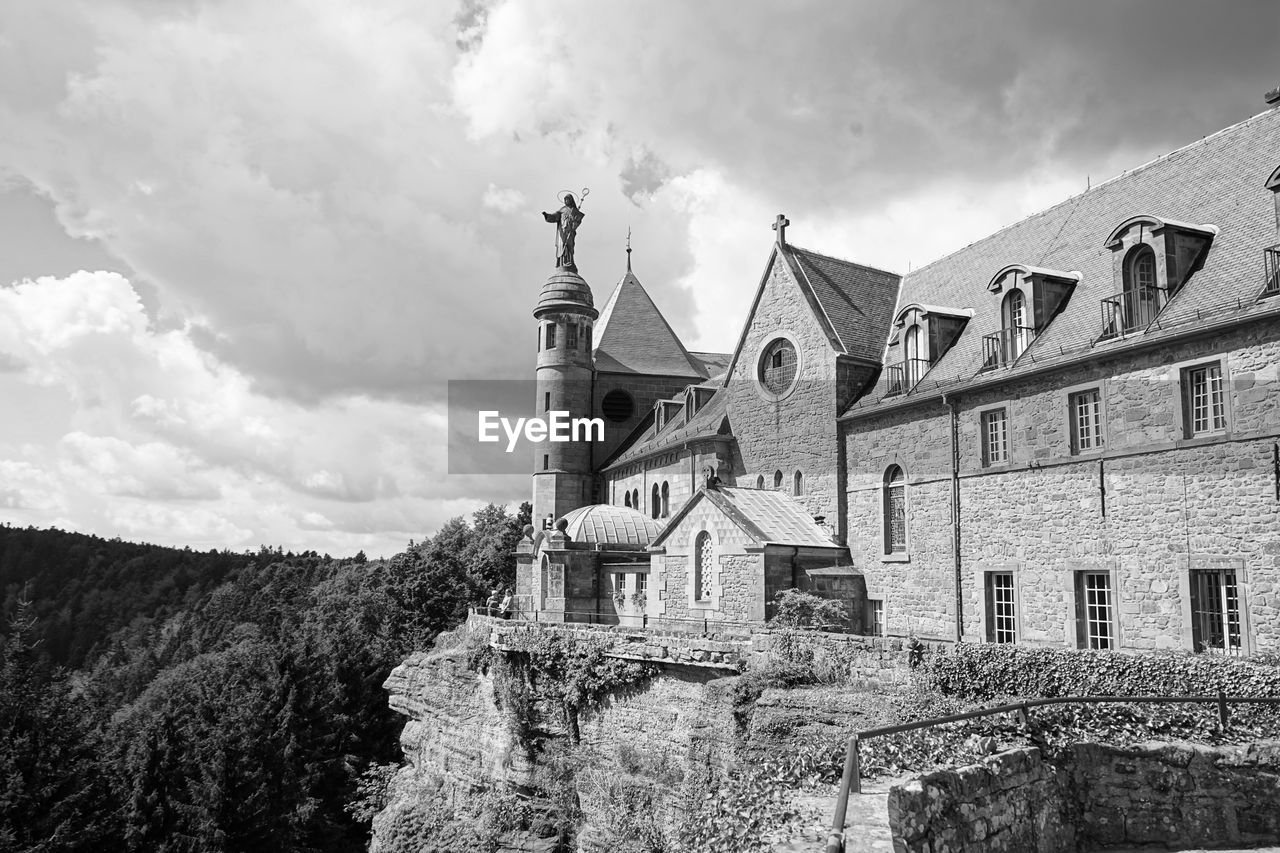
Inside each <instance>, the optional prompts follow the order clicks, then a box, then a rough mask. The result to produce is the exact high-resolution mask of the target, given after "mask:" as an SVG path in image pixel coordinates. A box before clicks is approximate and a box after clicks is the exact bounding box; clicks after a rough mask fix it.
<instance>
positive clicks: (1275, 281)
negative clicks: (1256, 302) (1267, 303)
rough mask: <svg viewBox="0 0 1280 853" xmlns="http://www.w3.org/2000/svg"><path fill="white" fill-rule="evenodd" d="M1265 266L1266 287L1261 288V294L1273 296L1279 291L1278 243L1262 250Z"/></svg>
mask: <svg viewBox="0 0 1280 853" xmlns="http://www.w3.org/2000/svg"><path fill="white" fill-rule="evenodd" d="M1263 258H1264V261H1265V263H1266V267H1267V278H1266V282H1267V284H1266V287H1264V288H1262V295H1263V296H1275V295H1276V294H1278V293H1280V243H1277V244H1276V245H1274V246H1272V247H1271V248H1270V249H1266V250H1264V251H1263Z"/></svg>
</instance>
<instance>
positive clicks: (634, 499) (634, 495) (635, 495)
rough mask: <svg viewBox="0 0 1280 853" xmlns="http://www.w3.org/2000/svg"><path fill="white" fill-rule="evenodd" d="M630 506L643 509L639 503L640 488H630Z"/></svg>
mask: <svg viewBox="0 0 1280 853" xmlns="http://www.w3.org/2000/svg"><path fill="white" fill-rule="evenodd" d="M631 507H632V508H633V509H644V507H642V506H641V505H640V490H639V489H632V490H631Z"/></svg>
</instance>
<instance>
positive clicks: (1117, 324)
mask: <svg viewBox="0 0 1280 853" xmlns="http://www.w3.org/2000/svg"><path fill="white" fill-rule="evenodd" d="M1166 292H1167V291H1166V290H1165V288H1163V287H1142V288H1138V289H1135V290H1126V291H1124V292H1122V293H1120V294H1119V295H1118V296H1108V297H1107V298H1105V299H1103V300H1102V335H1101V339H1106V338H1114V337H1116V336H1117V335H1123V334H1127V333H1129V332H1132V331H1135V330H1137V329H1145V328H1146V327H1147V326H1149V325H1151V321H1152V320H1154V319H1155V318H1156V315H1157V314H1159V313H1160V309H1161V308H1163V307H1164V303H1165V295H1166Z"/></svg>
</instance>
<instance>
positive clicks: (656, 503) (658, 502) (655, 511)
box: [649, 483, 662, 518]
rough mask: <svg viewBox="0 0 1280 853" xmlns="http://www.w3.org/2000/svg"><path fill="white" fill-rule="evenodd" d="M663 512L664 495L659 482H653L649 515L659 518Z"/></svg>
mask: <svg viewBox="0 0 1280 853" xmlns="http://www.w3.org/2000/svg"><path fill="white" fill-rule="evenodd" d="M661 514H662V497H661V492H659V491H658V484H657V483H654V484H653V492H652V493H651V494H650V495H649V515H650V516H652V517H653V518H657V517H658V516H659V515H661Z"/></svg>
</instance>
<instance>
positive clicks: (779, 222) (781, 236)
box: [773, 213, 791, 246]
mask: <svg viewBox="0 0 1280 853" xmlns="http://www.w3.org/2000/svg"><path fill="white" fill-rule="evenodd" d="M790 224H791V220H790V219H787V217H785V216H783V215H782V214H781V213H779V214H778V218H777V219H775V220H773V230H774V231H777V232H778V245H779V246H781V245H782V244H783V243H786V242H787V226H788V225H790Z"/></svg>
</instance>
